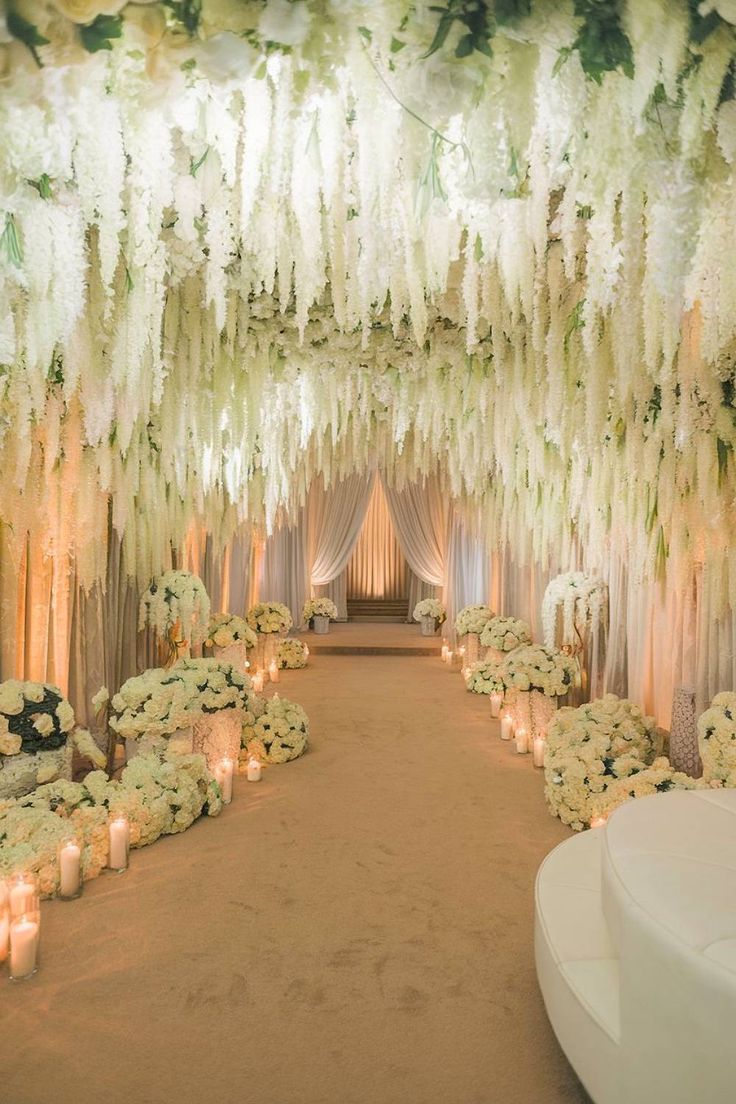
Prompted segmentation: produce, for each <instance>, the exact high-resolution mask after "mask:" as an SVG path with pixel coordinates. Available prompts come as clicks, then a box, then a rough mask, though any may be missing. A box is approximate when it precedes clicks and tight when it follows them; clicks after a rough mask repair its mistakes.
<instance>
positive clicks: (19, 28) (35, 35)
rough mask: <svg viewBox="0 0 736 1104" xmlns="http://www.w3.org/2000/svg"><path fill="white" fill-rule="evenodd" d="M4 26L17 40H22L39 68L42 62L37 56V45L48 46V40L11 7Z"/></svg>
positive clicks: (41, 66)
mask: <svg viewBox="0 0 736 1104" xmlns="http://www.w3.org/2000/svg"><path fill="white" fill-rule="evenodd" d="M6 26H7V28H8V31H9V32H10V34H11V35H12V36H13V38H17V39H18V41H19V42H22V43H23V45H24V46H27V47H28V49H29V50H30V51H31V54H32V55H33V60H34V61H35V63H36V65H37V66H38V67H39V69H42V68H43V62H42V61H41V58H40V57H39V56H38V49H37V47H39V46H48V43H49V40H48V39H47V38H44V37H43V35H42V34H41V33H40V31H39V30H38V27H36V26H35V25H34V24H33V23H29V22H28V20H27V19H24V18H23V16H22V15H18V13H17V11H15V10H14V9H13V8H11V9H10V10H9V11H8V14H7V16H6Z"/></svg>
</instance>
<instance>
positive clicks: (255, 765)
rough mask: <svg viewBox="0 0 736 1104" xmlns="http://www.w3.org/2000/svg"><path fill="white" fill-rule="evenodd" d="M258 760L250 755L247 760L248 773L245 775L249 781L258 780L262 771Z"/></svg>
mask: <svg viewBox="0 0 736 1104" xmlns="http://www.w3.org/2000/svg"><path fill="white" fill-rule="evenodd" d="M262 769H263V768H262V767H261V763H260V760H258V759H256V758H255V757H253V756H251V758H250V759H249V760H248V773H247V775H246V777H247V779H248V781H249V782H260V781H261V771H262Z"/></svg>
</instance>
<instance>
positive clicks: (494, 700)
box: [491, 694, 503, 717]
mask: <svg viewBox="0 0 736 1104" xmlns="http://www.w3.org/2000/svg"><path fill="white" fill-rule="evenodd" d="M502 702H503V694H491V716H492V717H497V716H498V715H499V713H500V712H501V704H502Z"/></svg>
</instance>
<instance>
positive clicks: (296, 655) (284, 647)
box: [276, 636, 309, 671]
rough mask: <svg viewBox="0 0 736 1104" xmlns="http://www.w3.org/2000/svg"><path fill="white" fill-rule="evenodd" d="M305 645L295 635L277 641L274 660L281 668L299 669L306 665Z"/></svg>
mask: <svg viewBox="0 0 736 1104" xmlns="http://www.w3.org/2000/svg"><path fill="white" fill-rule="evenodd" d="M308 654H309V653H308V651H307V646H306V644H304V643H303V642H302V641H301V640H297V639H296V637H293V636H289V637H287V638H286V640H281V641H279V645H278V647H277V649H276V662H277V663H278V665H279V667H280V668H281V670H282V671H283V670H287V669H288V670H292V671H296V670H299V668H301V667H306V666H307V656H308Z"/></svg>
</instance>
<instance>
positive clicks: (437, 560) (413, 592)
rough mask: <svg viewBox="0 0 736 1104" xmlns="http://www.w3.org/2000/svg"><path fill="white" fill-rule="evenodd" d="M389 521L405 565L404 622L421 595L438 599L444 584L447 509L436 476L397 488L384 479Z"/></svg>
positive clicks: (410, 615) (408, 619)
mask: <svg viewBox="0 0 736 1104" xmlns="http://www.w3.org/2000/svg"><path fill="white" fill-rule="evenodd" d="M383 486H384V491H385V495H386V502H387V504H388V508H389V511H390V513H391V520H392V521H393V523H394V528H395V529H396V535H397V537H398V540H399V544H400V545H401V549H402V551H403V553H404V556H405V557H406V561H407V565H408V573H407V575H408V591H409V601H408V609H407V621H413V619H414V618H413V612H414V607H415V606H416V604H417V602H420V601H421V600H422V599H423V598H441V597H442V588H443V587H444V585H445V582H446V579H445V574H446V573H445V549H446V544H447V508H446V501H445V496H444V495H443V494H442V492H441V491H440V487H439V482H438V480H437V478H436V476H433V477H431V478H429V479H426V480H425V481H424V483H422V484H410V485H408V486H406V487H403V488H402V489H401V490H398V489H397V488H395V487H391V486H390V485H389V484H388V483H386V482H385V481H384V484H383Z"/></svg>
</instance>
